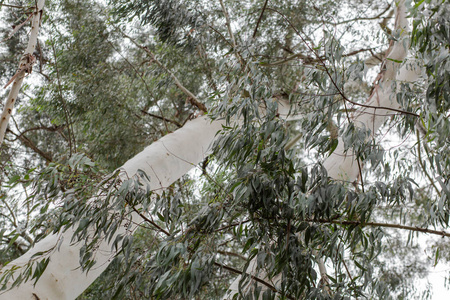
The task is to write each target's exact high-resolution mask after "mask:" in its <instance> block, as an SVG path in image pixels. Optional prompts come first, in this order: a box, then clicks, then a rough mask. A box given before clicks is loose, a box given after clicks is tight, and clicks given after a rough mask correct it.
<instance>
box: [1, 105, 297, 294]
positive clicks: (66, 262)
mask: <svg viewBox="0 0 450 300" xmlns="http://www.w3.org/2000/svg"><path fill="white" fill-rule="evenodd" d="M289 109H290V106H289V105H288V104H287V102H284V101H279V105H278V111H279V115H280V116H281V117H284V118H286V117H287V116H288V114H289ZM236 122H239V121H236ZM224 124H225V121H223V120H216V121H211V120H210V119H209V118H208V117H199V118H197V119H194V120H192V121H189V122H187V123H186V125H184V126H183V127H182V128H180V129H178V130H177V131H175V132H173V133H171V134H168V135H166V136H164V137H163V138H161V139H160V140H158V141H156V142H154V143H153V144H151V145H150V146H148V147H147V148H145V149H144V150H143V151H142V152H140V153H139V154H137V155H136V156H135V157H133V158H132V159H130V160H129V161H127V162H126V163H125V164H124V165H123V166H122V167H121V168H120V171H121V175H120V176H121V178H122V179H123V180H125V179H128V178H131V177H132V176H134V175H135V174H136V173H137V171H138V170H142V171H144V172H145V173H146V174H147V175H148V176H149V177H150V178H151V182H150V187H151V189H152V190H153V191H155V192H158V191H161V190H162V189H164V188H166V187H168V186H170V185H171V184H172V183H173V182H174V181H176V180H178V179H179V178H180V177H181V176H183V175H184V174H186V173H187V172H188V171H189V170H190V169H192V168H193V167H194V166H196V165H197V164H198V163H200V162H201V161H203V160H204V159H205V157H206V156H207V155H208V153H209V151H210V146H211V144H212V143H213V142H214V140H215V138H216V137H217V134H218V132H219V131H220V130H221V129H222V125H224ZM131 218H132V219H133V222H129V223H131V225H129V226H128V227H122V228H120V230H118V232H117V233H116V236H117V235H119V234H123V233H125V232H126V231H127V232H133V231H134V230H135V229H136V227H137V226H138V225H137V224H138V223H139V222H141V221H142V219H141V217H140V216H139V215H138V214H137V213H135V214H132V215H131ZM74 232H75V228H71V229H69V230H67V231H66V232H64V233H60V234H53V235H49V236H47V237H46V238H44V239H43V240H42V241H40V242H39V243H37V244H36V245H34V247H33V248H32V249H31V250H29V251H28V252H27V253H25V254H24V255H23V256H21V257H19V258H18V259H16V260H14V261H12V262H10V263H9V264H8V265H7V266H5V267H4V268H3V269H2V270H0V276H1V275H2V273H3V274H4V272H5V271H7V270H10V269H11V268H19V269H18V270H17V274H19V272H20V268H21V267H23V266H24V265H26V264H27V263H28V262H29V261H30V260H31V259H32V257H33V255H34V254H36V253H39V252H47V251H50V252H49V253H48V254H46V256H47V255H49V256H50V262H49V264H48V265H47V268H46V270H45V272H44V273H43V275H42V276H41V278H40V279H39V281H38V282H37V284H36V285H33V282H32V281H27V282H24V283H22V284H21V285H20V286H18V287H16V288H13V289H11V290H9V291H6V292H4V293H2V294H0V300H3V299H4V300H9V299H40V300H46V299H49V300H50V299H61V300H63V299H75V298H76V297H78V296H79V295H80V294H81V293H82V292H83V291H84V290H85V289H86V288H87V287H88V286H89V285H90V284H91V283H92V282H94V280H95V279H96V278H97V277H98V276H99V275H100V274H101V273H102V272H103V271H104V270H105V269H106V267H107V266H108V264H109V263H110V261H111V259H112V258H113V256H114V255H115V253H117V251H116V250H112V249H111V245H110V244H109V243H108V242H107V241H105V240H104V241H103V242H102V243H101V244H100V245H99V250H98V251H97V254H96V257H95V260H96V264H95V266H94V267H93V268H92V269H91V270H89V272H88V273H85V272H83V271H82V270H81V268H80V263H79V258H80V249H81V247H82V246H83V243H81V242H79V243H76V244H72V243H70V240H71V238H72V236H73V233H74ZM111 241H114V238H112V239H111ZM55 246H57V247H55ZM14 278H15V277H14ZM12 282H13V279H12V280H10V284H12ZM36 297H38V298H36Z"/></svg>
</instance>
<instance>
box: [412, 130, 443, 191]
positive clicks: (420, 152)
mask: <svg viewBox="0 0 450 300" xmlns="http://www.w3.org/2000/svg"><path fill="white" fill-rule="evenodd" d="M416 135H417V154H418V156H419V157H418V158H419V165H420V167H421V168H422V171H423V172H424V173H425V175H426V176H427V178H428V180H429V181H430V183H431V185H432V186H433V187H434V189H435V190H436V193H437V194H438V195H439V197H441V192H440V191H439V189H438V188H437V186H436V185H435V184H434V181H435V180H434V179H433V178H431V176H430V174H429V173H428V171H427V169H426V168H425V166H424V164H423V162H422V151H421V150H420V147H421V146H420V136H419V130H416Z"/></svg>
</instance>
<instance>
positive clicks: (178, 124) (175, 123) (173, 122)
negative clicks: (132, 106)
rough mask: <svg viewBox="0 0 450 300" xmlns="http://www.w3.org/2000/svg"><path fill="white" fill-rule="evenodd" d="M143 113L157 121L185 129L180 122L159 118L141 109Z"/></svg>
mask: <svg viewBox="0 0 450 300" xmlns="http://www.w3.org/2000/svg"><path fill="white" fill-rule="evenodd" d="M141 112H142V113H143V114H144V115H148V116H150V117H153V118H157V119H160V120H163V121H165V122H169V123H172V124H174V125H176V126H177V127H179V128H181V127H183V125H181V124H180V123H179V122H177V121H175V120H171V119H167V118H165V117H161V116H158V115H155V114H152V113H149V112H147V111H145V110H143V109H141Z"/></svg>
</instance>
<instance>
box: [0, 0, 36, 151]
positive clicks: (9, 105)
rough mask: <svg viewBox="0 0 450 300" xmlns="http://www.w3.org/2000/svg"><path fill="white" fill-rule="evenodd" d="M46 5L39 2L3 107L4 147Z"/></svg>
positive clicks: (0, 137)
mask: <svg viewBox="0 0 450 300" xmlns="http://www.w3.org/2000/svg"><path fill="white" fill-rule="evenodd" d="M44 3H45V0H39V1H38V2H37V7H36V10H35V11H34V12H33V13H34V15H33V18H32V19H31V32H30V39H29V40H28V46H27V49H26V50H25V53H24V54H23V56H22V59H21V60H20V63H19V71H18V74H17V77H16V79H15V80H14V81H13V83H12V87H11V90H10V91H9V94H8V98H7V99H6V103H5V106H4V107H3V112H2V115H1V117H0V146H1V145H2V143H3V139H4V138H5V133H6V128H7V127H8V123H9V118H10V117H11V114H12V110H13V108H14V103H15V102H16V100H17V96H18V95H19V91H20V88H21V87H22V82H23V78H24V77H25V73H26V70H25V69H24V66H27V65H28V64H30V61H29V59H30V57H31V56H32V55H33V52H34V49H35V48H36V43H37V36H38V32H39V23H40V22H41V16H42V9H43V8H44Z"/></svg>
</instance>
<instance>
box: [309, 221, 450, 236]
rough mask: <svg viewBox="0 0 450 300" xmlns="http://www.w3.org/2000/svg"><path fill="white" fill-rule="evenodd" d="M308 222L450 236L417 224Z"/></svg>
mask: <svg viewBox="0 0 450 300" xmlns="http://www.w3.org/2000/svg"><path fill="white" fill-rule="evenodd" d="M308 222H313V223H328V224H337V225H343V226H348V225H354V226H361V227H366V226H371V227H385V228H396V229H404V230H410V231H417V232H422V233H429V234H435V235H440V236H445V237H450V233H448V232H445V231H443V230H441V231H439V230H433V229H428V228H421V227H417V226H407V225H400V224H391V223H378V222H361V221H345V220H342V221H341V220H322V219H318V220H308Z"/></svg>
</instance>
